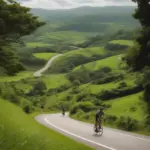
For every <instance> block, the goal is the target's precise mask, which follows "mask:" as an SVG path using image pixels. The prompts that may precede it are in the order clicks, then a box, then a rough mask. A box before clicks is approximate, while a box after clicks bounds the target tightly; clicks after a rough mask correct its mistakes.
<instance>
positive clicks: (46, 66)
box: [33, 54, 62, 77]
mask: <svg viewBox="0 0 150 150" xmlns="http://www.w3.org/2000/svg"><path fill="white" fill-rule="evenodd" d="M61 55H62V54H58V55H56V56H53V57H52V58H50V59H49V61H48V62H47V64H46V65H45V66H44V67H43V68H42V69H40V70H38V71H36V72H35V73H34V74H33V75H34V76H35V77H40V76H41V75H42V73H44V72H45V71H46V70H47V69H48V68H49V67H50V66H51V64H52V62H53V61H54V60H55V59H56V58H58V57H60V56H61Z"/></svg>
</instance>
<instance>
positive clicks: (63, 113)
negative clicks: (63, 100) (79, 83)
mask: <svg viewBox="0 0 150 150" xmlns="http://www.w3.org/2000/svg"><path fill="white" fill-rule="evenodd" d="M62 115H63V116H64V115H65V108H64V107H63V106H62Z"/></svg>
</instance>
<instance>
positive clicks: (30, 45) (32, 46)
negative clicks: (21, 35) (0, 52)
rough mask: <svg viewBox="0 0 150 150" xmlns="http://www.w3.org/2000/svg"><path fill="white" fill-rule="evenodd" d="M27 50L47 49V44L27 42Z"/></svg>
mask: <svg viewBox="0 0 150 150" xmlns="http://www.w3.org/2000/svg"><path fill="white" fill-rule="evenodd" d="M26 46H27V48H36V47H49V46H50V45H49V44H46V43H42V42H29V43H27V44H26Z"/></svg>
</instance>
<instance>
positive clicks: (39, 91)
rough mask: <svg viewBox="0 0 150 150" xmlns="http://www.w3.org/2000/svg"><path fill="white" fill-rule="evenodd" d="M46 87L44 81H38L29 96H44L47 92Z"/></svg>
mask: <svg viewBox="0 0 150 150" xmlns="http://www.w3.org/2000/svg"><path fill="white" fill-rule="evenodd" d="M46 89H47V88H46V85H45V83H44V82H43V81H38V82H37V83H36V84H35V85H34V86H33V88H32V90H31V91H29V93H27V95H28V96H35V95H43V94H44V93H45V91H46Z"/></svg>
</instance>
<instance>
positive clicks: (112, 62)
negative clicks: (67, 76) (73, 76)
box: [73, 55, 121, 71]
mask: <svg viewBox="0 0 150 150" xmlns="http://www.w3.org/2000/svg"><path fill="white" fill-rule="evenodd" d="M120 57H121V55H116V56H111V57H108V58H105V59H102V60H97V61H93V62H90V63H87V64H84V68H85V69H86V70H89V71H91V70H93V71H94V70H98V69H100V68H102V67H106V66H107V67H110V68H111V69H113V70H114V71H115V70H118V69H119V63H120ZM80 69H81V66H78V67H76V68H74V70H73V71H77V70H80Z"/></svg>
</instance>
